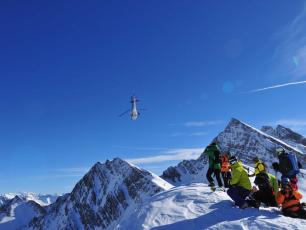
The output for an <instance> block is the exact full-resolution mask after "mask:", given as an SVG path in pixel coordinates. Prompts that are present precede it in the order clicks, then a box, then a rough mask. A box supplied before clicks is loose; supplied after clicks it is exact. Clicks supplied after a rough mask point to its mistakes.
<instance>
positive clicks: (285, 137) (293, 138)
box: [261, 125, 306, 153]
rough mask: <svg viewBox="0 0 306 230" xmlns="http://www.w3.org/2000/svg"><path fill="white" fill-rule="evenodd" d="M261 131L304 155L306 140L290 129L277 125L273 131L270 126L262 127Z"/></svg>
mask: <svg viewBox="0 0 306 230" xmlns="http://www.w3.org/2000/svg"><path fill="white" fill-rule="evenodd" d="M261 130H262V131H263V132H265V133H267V134H269V135H271V136H273V137H276V138H278V139H280V140H282V141H284V142H285V143H287V144H289V145H290V146H292V147H295V148H297V149H298V150H300V151H302V152H303V153H306V138H305V137H303V136H302V135H300V134H298V133H296V132H294V131H292V130H291V129H289V128H286V127H284V126H281V125H278V126H277V127H276V128H275V129H274V128H273V127H271V126H263V127H262V128H261Z"/></svg>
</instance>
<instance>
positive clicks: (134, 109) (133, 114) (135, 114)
mask: <svg viewBox="0 0 306 230" xmlns="http://www.w3.org/2000/svg"><path fill="white" fill-rule="evenodd" d="M136 102H137V99H136V98H135V97H132V99H131V103H132V109H131V114H130V115H131V119H132V120H133V121H135V120H136V119H137V118H138V115H139V113H138V111H137V106H136Z"/></svg>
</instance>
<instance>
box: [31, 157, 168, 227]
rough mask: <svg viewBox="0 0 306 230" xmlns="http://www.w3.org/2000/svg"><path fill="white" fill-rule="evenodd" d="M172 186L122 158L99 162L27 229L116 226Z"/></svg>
mask: <svg viewBox="0 0 306 230" xmlns="http://www.w3.org/2000/svg"><path fill="white" fill-rule="evenodd" d="M170 188H172V185H170V184H169V183H167V182H166V181H164V180H162V179H161V178H159V177H158V176H156V175H154V174H152V173H150V172H148V171H146V170H142V169H139V168H137V167H135V166H132V165H130V164H129V163H127V162H125V161H123V160H121V159H119V158H115V159H114V160H112V161H106V162H105V163H104V164H101V163H96V164H95V165H94V166H93V167H92V168H91V169H90V171H89V172H88V173H87V174H86V175H85V176H84V177H83V178H82V179H81V180H80V181H79V182H78V183H77V185H76V186H75V187H74V189H73V191H72V192H71V193H70V194H67V195H65V196H63V197H61V198H60V199H58V200H57V201H56V202H55V203H54V204H52V205H51V206H50V209H49V210H48V212H47V213H46V214H45V215H43V216H41V217H39V218H35V219H33V220H32V221H31V223H30V224H29V226H28V227H27V228H26V229H57V230H60V229H113V228H114V226H116V225H117V223H118V222H119V221H120V220H121V219H122V218H124V217H125V218H127V217H128V216H129V215H130V214H131V213H133V212H134V211H135V209H137V207H138V206H139V205H141V204H142V203H143V202H144V201H145V200H147V199H149V198H151V197H152V196H153V195H155V194H157V193H159V192H162V191H166V190H168V189H170Z"/></svg>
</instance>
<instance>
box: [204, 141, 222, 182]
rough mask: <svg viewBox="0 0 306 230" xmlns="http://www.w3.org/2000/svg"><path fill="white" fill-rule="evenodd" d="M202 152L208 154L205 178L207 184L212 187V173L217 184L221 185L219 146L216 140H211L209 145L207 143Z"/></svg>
mask: <svg viewBox="0 0 306 230" xmlns="http://www.w3.org/2000/svg"><path fill="white" fill-rule="evenodd" d="M204 153H205V154H207V156H208V164H209V166H208V170H207V173H206V178H207V180H208V182H209V186H211V187H214V186H215V183H214V179H213V178H212V174H214V175H215V177H216V179H217V182H218V186H219V187H222V186H223V184H222V180H221V176H220V174H221V160H220V153H221V152H220V148H219V146H218V145H217V143H216V142H212V143H211V144H210V145H208V146H207V147H206V148H205V150H204Z"/></svg>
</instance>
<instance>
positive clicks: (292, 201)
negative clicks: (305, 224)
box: [276, 177, 306, 219]
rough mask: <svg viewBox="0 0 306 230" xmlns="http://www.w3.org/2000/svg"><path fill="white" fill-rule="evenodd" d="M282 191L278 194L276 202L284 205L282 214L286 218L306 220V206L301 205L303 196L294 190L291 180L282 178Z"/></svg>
mask: <svg viewBox="0 0 306 230" xmlns="http://www.w3.org/2000/svg"><path fill="white" fill-rule="evenodd" d="M281 186H282V188H281V190H280V191H279V192H278V193H277V198H276V201H277V203H278V204H280V205H282V212H283V214H284V215H285V216H289V217H293V218H302V219H306V210H305V206H304V204H301V203H300V200H301V199H302V194H301V193H299V192H298V191H297V190H294V189H292V187H291V185H290V179H289V178H286V177H284V178H282V182H281Z"/></svg>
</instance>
